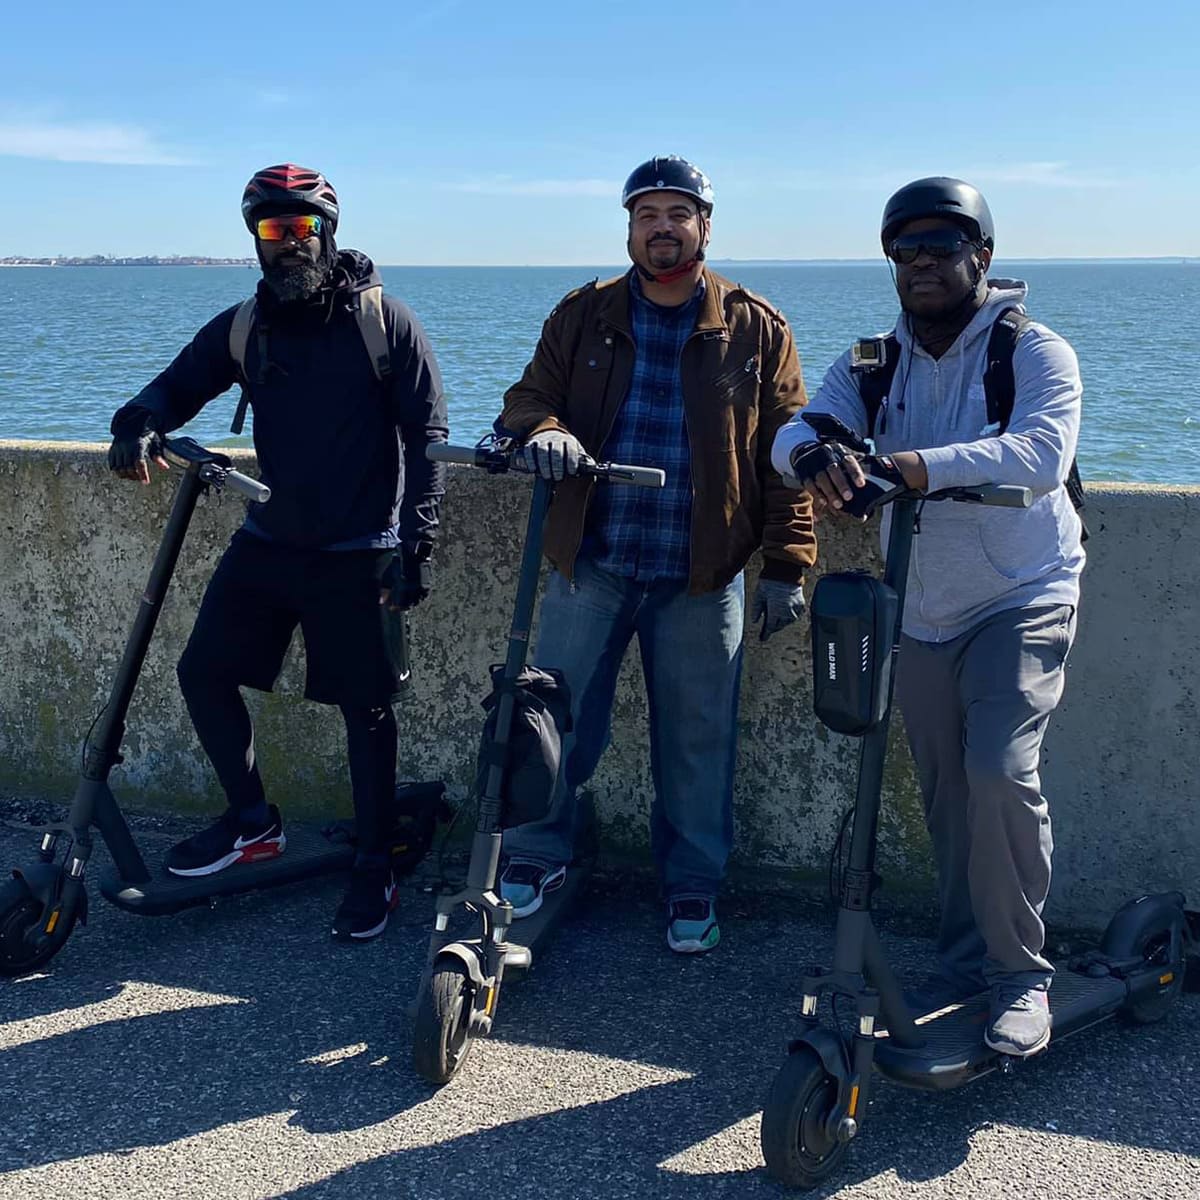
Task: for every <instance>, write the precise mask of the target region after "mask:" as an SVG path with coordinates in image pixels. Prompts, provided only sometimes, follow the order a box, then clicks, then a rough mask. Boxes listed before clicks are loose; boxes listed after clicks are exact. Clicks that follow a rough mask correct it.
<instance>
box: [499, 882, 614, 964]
mask: <svg viewBox="0 0 1200 1200" xmlns="http://www.w3.org/2000/svg"><path fill="white" fill-rule="evenodd" d="M593 863H594V860H592V859H588V860H587V861H585V862H574V863H572V864H571V866H570V867H568V868H567V878H566V879H565V880H564V882H563V885H562V887H560V888H559V889H558V890H557V891H555V892H551V893H550V894H549V895H548V896H546V897H545V899H544V900H543V901H542V907H541V908H539V909H538V910H537V912H535V913H531V914H530V915H529V916H527V917H522V918H521V920H519V921H514V922H513V923H512V924H511V925H510V926H509V929H508V940H509V941H510V942H512V943H514V944H515V945H518V946H528V947H529V949H530V951H531V958H532V960H533V962H536V961H537V958H538V954H539V953H540V952H541V951H543V950H545V948H546V947H547V946H548V945H549V944H550V942H551V940H552V939H553V938H554V935H555V934H556V933H557V932H558V930H559V928H560V926H561V925H562V924H563V922H564V921H566V919H567V918H568V917H569V916H570V915H571V912H572V910H573V909H574V908H575V904H576V901H578V899H579V897H580V896H581V895H582V893H583V891H584V889H585V887H586V886H587V881H588V878H589V877H590V876H591V873H592V866H593ZM530 965H531V966H532V965H533V964H532V963H531V964H530ZM528 970H529V967H526V966H524V965H519V964H517V963H513V964H511V965H509V966H506V967H505V968H504V979H505V981H506V982H507V981H508V980H510V979H520V978H522V977H523V976H524V975H525V974H526V972H527V971H528Z"/></svg>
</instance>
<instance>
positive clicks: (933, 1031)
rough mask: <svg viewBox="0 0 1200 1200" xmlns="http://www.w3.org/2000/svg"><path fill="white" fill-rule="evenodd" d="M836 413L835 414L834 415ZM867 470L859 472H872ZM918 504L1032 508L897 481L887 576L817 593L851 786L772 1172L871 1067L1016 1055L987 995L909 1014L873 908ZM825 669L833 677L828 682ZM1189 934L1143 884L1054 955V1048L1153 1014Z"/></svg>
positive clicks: (981, 1070)
mask: <svg viewBox="0 0 1200 1200" xmlns="http://www.w3.org/2000/svg"><path fill="white" fill-rule="evenodd" d="M805 419H806V420H808V421H809V423H810V425H812V426H813V427H814V428H815V429H816V431H817V433H818V435H819V436H820V437H821V439H822V440H823V441H836V442H839V443H842V444H843V445H849V446H850V447H851V448H852V449H855V450H858V451H859V452H861V453H865V452H867V451H868V449H869V448H868V447H867V446H866V445H865V443H861V442H859V444H858V445H854V444H853V443H854V441H856V440H857V439H856V438H855V435H854V434H853V433H851V432H850V431H849V430H848V429H846V428H845V427H844V426H841V424H840V422H836V421H833V420H832V419H831V418H828V417H821V416H820V415H814V416H813V417H812V418H811V419H810V418H809V417H807V416H806V418H805ZM834 426H837V427H836V428H835V427H834ZM868 474H869V472H868ZM929 501H950V502H957V503H973V504H993V505H1004V506H1010V507H1028V506H1029V504H1030V502H1031V494H1030V492H1029V490H1028V489H1026V488H1018V487H1011V486H987V487H972V488H949V489H946V490H944V491H939V492H932V493H916V492H913V491H907V490H900V491H896V492H894V493H892V494H891V495H887V496H884V497H882V499H881V504H890V505H891V518H892V519H891V528H890V533H889V538H888V546H887V558H886V566H885V569H884V575H883V580H882V583H881V582H880V581H879V580H877V579H874V578H872V577H871V576H869V575H867V574H866V573H857V572H856V573H847V574H843V575H835V576H827V577H826V579H823V580H822V581H821V583H820V584H818V591H819V590H820V589H821V588H822V587H824V586H825V585H826V584H827V581H828V582H829V584H830V589H829V592H828V600H827V602H826V603H825V604H824V605H823V604H822V603H821V602H820V597H819V596H818V597H814V602H813V630H814V638H813V640H814V664H813V665H814V673H815V683H814V700H815V708H816V710H817V715H818V717H820V718H821V720H822V721H824V723H825V724H827V725H828V726H829V727H830V728H831V729H835V730H837V731H839V732H843V733H849V734H852V735H855V736H860V737H861V738H862V749H861V754H860V759H859V769H858V787H857V794H856V799H855V805H854V814H853V825H852V829H851V835H850V852H849V861H848V866H847V869H846V871H845V874H844V877H843V885H842V888H841V895H840V902H839V908H838V913H837V926H836V932H835V939H834V951H833V966H832V968H831V969H830V968H812V969H810V972H809V974H808V975H807V976H806V977H805V978H804V980H803V982H802V984H801V1000H800V1023H799V1029H798V1032H797V1036H796V1037H795V1038H794V1040H792V1041H791V1042H790V1043H789V1047H788V1050H789V1053H788V1058H787V1060H786V1061H785V1062H784V1064H783V1066H782V1067H781V1068H780V1070H779V1072H778V1074H777V1075H776V1077H775V1079H774V1082H773V1083H772V1085H771V1088H770V1092H769V1095H768V1097H767V1101H766V1104H765V1106H764V1108H763V1114H762V1129H761V1144H762V1153H763V1157H764V1159H765V1160H766V1164H767V1169H768V1171H769V1172H770V1174H771V1175H772V1176H774V1178H776V1179H777V1180H779V1181H780V1182H782V1183H785V1184H788V1185H791V1186H794V1187H800V1188H813V1187H816V1186H818V1185H819V1184H821V1183H822V1182H823V1181H825V1180H826V1179H828V1178H829V1177H830V1176H831V1175H833V1174H834V1173H835V1172H836V1171H837V1170H839V1169H840V1168H841V1167H842V1166H843V1164H844V1163H845V1160H846V1157H847V1154H848V1151H849V1148H850V1144H851V1142H852V1141H853V1139H854V1138H856V1137H857V1136H858V1135H859V1133H860V1132H861V1129H862V1124H863V1121H864V1119H865V1117H866V1114H867V1102H868V1095H869V1088H870V1083H871V1073H872V1070H874V1071H877V1072H879V1074H880V1075H882V1076H884V1077H885V1078H887V1079H890V1080H893V1081H894V1082H896V1083H900V1084H903V1085H905V1086H908V1087H913V1088H921V1089H925V1090H931V1091H940V1090H943V1089H946V1088H954V1087H959V1086H961V1085H962V1084H965V1083H969V1082H971V1081H972V1080H974V1079H977V1078H979V1077H980V1076H982V1075H986V1074H988V1073H989V1072H992V1071H997V1070H999V1071H1001V1072H1008V1071H1011V1070H1012V1069H1013V1068H1014V1067H1015V1064H1016V1063H1017V1062H1018V1061H1019V1060H1016V1059H1013V1058H1010V1057H1008V1056H1006V1055H1003V1054H1000V1053H998V1052H997V1051H994V1050H992V1049H990V1048H989V1047H988V1046H987V1045H986V1043H985V1042H984V1040H983V1036H982V1030H983V1027H984V1024H985V1023H986V1020H987V1008H988V997H987V993H986V992H985V993H981V994H979V995H976V996H973V997H971V998H969V999H967V1000H965V1001H963V1002H962V1003H960V1004H955V1005H949V1006H948V1007H946V1008H944V1009H940V1010H938V1011H936V1012H933V1013H914V1012H911V1011H910V1010H909V1008H908V1006H907V1004H906V1002H905V999H904V993H903V991H902V989H901V985H900V983H899V982H898V980H897V978H896V976H895V974H894V973H893V972H892V970H891V968H890V966H889V964H888V962H887V958H886V956H885V953H884V949H883V947H882V945H881V942H880V939H879V935H878V933H877V931H876V929H875V926H874V924H873V923H872V919H871V907H872V897H873V893H874V891H875V889H876V887H877V886H878V883H879V877H878V876H877V875H876V872H875V859H876V846H877V834H878V825H879V810H880V795H881V790H882V781H883V767H884V759H885V756H886V753H887V743H888V726H889V723H890V717H891V709H892V685H893V678H894V666H895V662H896V659H897V655H898V653H899V646H900V630H901V623H902V620H903V614H904V595H905V588H906V584H907V581H908V568H909V558H910V555H911V552H912V543H913V536H914V533H917V532H919V523H918V514H919V511H920V506H921V505H922V504H924V503H926V502H929ZM831 674H832V675H833V676H835V677H837V678H836V679H835V680H834V681H831V678H830V677H831ZM1189 947H1190V933H1189V929H1188V924H1187V920H1186V917H1185V914H1184V897H1183V896H1182V895H1181V894H1180V893H1178V892H1167V893H1164V894H1160V895H1149V896H1141V897H1139V898H1138V899H1136V900H1131V901H1130V902H1129V903H1127V904H1126V905H1124V906H1123V907H1122V908H1121V909H1120V910H1119V911H1118V912H1117V913H1116V915H1115V916H1114V917H1113V918H1112V920H1111V921H1110V922H1109V924H1108V928H1107V929H1106V930H1105V933H1104V936H1103V938H1102V939H1101V941H1100V945H1099V947H1098V948H1097V949H1095V950H1091V951H1089V952H1088V953H1085V954H1082V955H1079V956H1078V957H1076V958H1073V959H1071V960H1070V961H1069V962H1067V963H1066V964H1064V965H1062V966H1060V967H1059V969H1058V970H1057V972H1056V974H1055V976H1054V982H1053V986H1052V988H1051V990H1050V996H1049V998H1050V1021H1051V1041H1050V1045H1051V1046H1053V1045H1054V1044H1055V1043H1056V1042H1058V1041H1060V1040H1061V1039H1062V1038H1065V1037H1067V1036H1069V1035H1070V1034H1073V1033H1078V1032H1079V1031H1080V1030H1083V1029H1087V1028H1090V1027H1091V1026H1093V1025H1095V1024H1097V1023H1098V1022H1100V1021H1103V1020H1105V1019H1107V1018H1109V1017H1113V1016H1117V1015H1120V1016H1123V1017H1125V1018H1126V1019H1128V1020H1130V1021H1132V1022H1134V1023H1149V1022H1153V1021H1157V1020H1159V1019H1161V1018H1162V1017H1164V1016H1165V1015H1166V1013H1167V1011H1168V1009H1169V1008H1170V1006H1171V1005H1172V1003H1173V1002H1174V1001H1175V1000H1176V998H1177V997H1178V996H1179V994H1180V992H1181V991H1182V990H1183V986H1184V978H1185V970H1186V965H1187V964H1186V957H1187V954H1188V953H1189ZM825 997H828V998H829V1005H828V1008H829V1010H831V1011H832V1014H833V1016H834V1017H835V1018H836V1016H837V1009H836V1005H837V1002H838V1000H839V998H844V999H845V1000H846V1001H848V1002H849V1006H851V1007H853V1010H854V1014H855V1023H854V1031H853V1033H852V1034H851V1033H847V1032H844V1031H843V1030H842V1029H841V1028H840V1027H839V1026H838V1022H837V1021H836V1019H835V1020H833V1021H832V1023H823V1022H822V1017H821V1011H820V1010H821V1002H822V999H823V998H825Z"/></svg>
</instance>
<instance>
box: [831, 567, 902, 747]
mask: <svg viewBox="0 0 1200 1200" xmlns="http://www.w3.org/2000/svg"><path fill="white" fill-rule="evenodd" d="M899 606H900V600H899V597H898V596H897V595H896V593H895V591H894V590H893V589H892V588H890V587H888V586H887V584H885V583H883V582H882V581H881V580H878V579H876V578H875V577H874V576H873V575H868V574H867V573H866V572H865V571H847V572H844V573H841V574H837V575H826V576H825V577H824V578H823V579H821V581H820V582H819V583H818V584H817V586H816V589H815V590H814V591H813V598H812V635H813V709H814V711H815V712H816V714H817V716H818V718H820V720H821V721H823V722H824V723H825V724H826V725H828V726H829V728H830V729H832V730H834V731H836V732H837V733H846V734H850V735H851V736H852V737H861V736H862V735H863V734H865V733H869V732H870V731H871V730H872V729H874V728H875V727H876V726H877V725H878V724H879V723H880V722H881V721H882V720H883V717H884V713H885V712H886V710H887V705H888V694H889V692H890V690H891V689H890V682H891V672H892V652H891V651H892V636H893V634H894V632H895V628H896V614H897V611H898V609H899Z"/></svg>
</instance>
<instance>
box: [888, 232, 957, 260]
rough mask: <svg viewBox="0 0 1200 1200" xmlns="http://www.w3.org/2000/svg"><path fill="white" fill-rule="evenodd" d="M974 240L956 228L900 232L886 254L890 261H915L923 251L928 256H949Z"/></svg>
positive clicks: (889, 245)
mask: <svg viewBox="0 0 1200 1200" xmlns="http://www.w3.org/2000/svg"><path fill="white" fill-rule="evenodd" d="M974 245H977V243H976V242H974V241H972V240H971V238H969V237H967V235H966V234H965V233H960V232H959V231H958V230H957V229H927V230H926V231H925V232H924V233H902V234H901V235H900V236H899V237H897V238H893V239H892V240H891V242H890V243H889V244H888V248H887V256H888V258H890V259H891V260H892V262H897V263H903V264H904V265H906V266H907V265H908V264H909V263H913V262H916V260H917V259H918V257H920V255H921V252H922V251H924V252H925V253H926V254H928V255H929V257H930V258H950V257H952V256H953V255H955V254H957V253H958V252H959V251H960V250H961V249H962V248H963V246H974Z"/></svg>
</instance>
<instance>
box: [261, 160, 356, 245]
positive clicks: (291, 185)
mask: <svg viewBox="0 0 1200 1200" xmlns="http://www.w3.org/2000/svg"><path fill="white" fill-rule="evenodd" d="M266 205H272V206H278V207H279V208H280V209H285V208H293V209H297V208H298V209H301V210H304V209H310V210H311V211H312V212H315V213H317V214H318V215H319V216H322V217H324V218H325V220H326V221H327V222H328V224H329V232H330V233H336V232H337V223H338V198H337V192H335V191H334V190H333V185H332V184H330V182H329V180H328V179H326V178H325V176H324V175H322V174H321V172H320V171H311V170H309V168H308V167H298V166H296V164H295V163H280V164H279V165H278V166H275V167H263V169H262V170H261V171H256V172H255V174H254V176H253V178H252V179H251V180H250V182H249V183H248V184H246V190H245V191H244V192H243V193H242V220H244V221H245V222H246V228H247V229H249V230H250V232H251V233H253V232H254V213H255V212H256V211H257V210H258V209H260V208H263V207H265V206H266Z"/></svg>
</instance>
